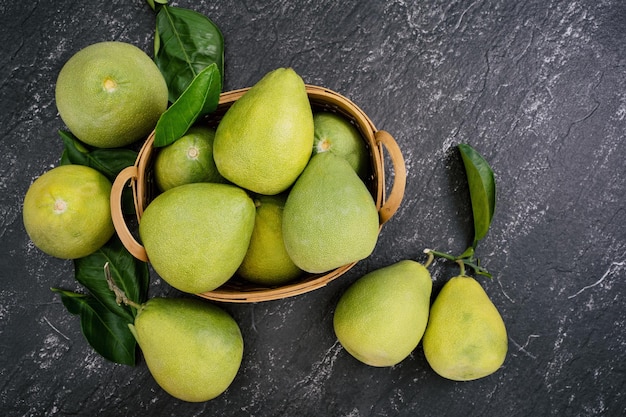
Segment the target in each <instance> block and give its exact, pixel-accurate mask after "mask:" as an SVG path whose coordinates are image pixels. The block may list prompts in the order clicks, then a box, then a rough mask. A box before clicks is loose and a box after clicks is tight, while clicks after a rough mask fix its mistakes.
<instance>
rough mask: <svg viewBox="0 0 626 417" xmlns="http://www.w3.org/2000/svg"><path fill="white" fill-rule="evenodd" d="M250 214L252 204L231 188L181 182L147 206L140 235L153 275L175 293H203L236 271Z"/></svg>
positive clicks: (247, 239) (245, 242)
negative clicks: (157, 276)
mask: <svg viewBox="0 0 626 417" xmlns="http://www.w3.org/2000/svg"><path fill="white" fill-rule="evenodd" d="M254 215H255V208H254V202H253V201H252V199H251V198H250V197H248V195H247V194H246V192H245V191H243V190H242V189H240V188H238V187H235V186H234V185H229V184H215V183H208V182H205V183H194V184H185V185H181V186H178V187H176V188H172V189H171V190H168V191H166V192H164V193H162V194H160V195H158V196H157V197H156V198H155V199H154V200H153V201H152V202H151V203H150V204H149V205H148V207H146V210H145V211H144V213H143V216H142V217H141V222H140V223H139V236H140V237H141V240H142V242H143V245H144V247H145V249H146V253H147V255H148V259H149V261H150V263H151V264H152V267H153V268H154V270H155V271H156V272H157V274H159V275H160V276H161V277H162V278H163V279H164V280H165V281H166V282H168V283H169V284H170V285H171V286H173V287H174V288H177V289H178V290H180V291H183V292H187V293H202V292H206V291H211V290H214V289H215V288H217V287H219V286H220V285H222V284H223V283H225V282H226V281H227V280H228V279H229V278H230V277H231V276H232V275H233V274H234V273H235V271H237V268H238V267H239V265H240V264H241V261H242V260H243V257H244V256H245V254H246V251H247V249H248V243H249V242H250V236H251V235H252V230H253V228H254Z"/></svg>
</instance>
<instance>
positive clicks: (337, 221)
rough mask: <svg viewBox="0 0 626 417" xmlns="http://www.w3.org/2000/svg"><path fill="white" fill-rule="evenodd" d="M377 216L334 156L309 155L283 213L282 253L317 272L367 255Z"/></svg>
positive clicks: (360, 187) (364, 193)
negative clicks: (283, 249)
mask: <svg viewBox="0 0 626 417" xmlns="http://www.w3.org/2000/svg"><path fill="white" fill-rule="evenodd" d="M378 231H379V217H378V211H377V210H376V204H375V203H374V200H373V198H372V195H371V194H370V193H369V191H368V190H367V187H366V186H365V184H364V183H363V181H361V179H360V178H359V177H358V175H357V174H356V172H354V170H353V169H352V167H351V166H350V164H349V163H348V162H347V161H346V160H345V159H343V158H342V157H340V156H337V155H335V154H333V153H330V152H323V153H320V154H317V155H315V156H313V157H312V158H311V161H310V162H309V164H308V165H307V167H306V169H305V170H304V172H303V173H302V175H300V177H299V178H298V180H297V181H296V183H295V184H294V186H293V188H292V189H291V191H290V193H289V196H288V198H287V202H286V203H285V209H284V212H283V238H284V240H285V247H286V248H287V253H288V254H289V256H290V257H291V259H292V260H293V261H294V263H295V264H296V265H297V266H298V267H299V268H301V269H303V270H305V271H307V272H311V273H320V272H326V271H330V270H331V269H335V268H338V267H340V266H343V265H346V264H349V263H351V262H355V261H359V260H361V259H363V258H366V257H367V256H369V255H370V254H371V253H372V251H373V250H374V247H375V246H376V242H377V240H378Z"/></svg>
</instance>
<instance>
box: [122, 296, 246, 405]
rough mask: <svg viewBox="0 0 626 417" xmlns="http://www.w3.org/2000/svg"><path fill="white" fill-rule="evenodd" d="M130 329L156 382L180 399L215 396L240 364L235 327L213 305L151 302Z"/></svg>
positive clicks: (182, 300)
mask: <svg viewBox="0 0 626 417" xmlns="http://www.w3.org/2000/svg"><path fill="white" fill-rule="evenodd" d="M129 327H130V329H131V332H132V333H133V335H134V336H135V339H136V340H137V343H138V344H139V347H140V348H141V351H142V353H143V356H144V358H145V360H146V364H147V366H148V369H149V370H150V373H151V374H152V376H153V377H154V379H155V381H156V382H157V383H158V384H159V386H161V388H163V389H164V390H165V391H167V392H168V393H169V394H170V395H172V396H174V397H176V398H178V399H180V400H183V401H188V402H202V401H208V400H211V399H213V398H215V397H217V396H219V395H220V394H222V393H223V392H224V391H226V389H227V388H228V387H229V386H230V384H231V383H232V381H233V380H234V379H235V376H236V375H237V372H238V371H239V368H240V366H241V361H242V357H243V338H242V335H241V331H240V329H239V326H238V325H237V323H236V322H235V320H234V319H233V318H232V317H231V316H230V315H229V314H228V313H226V312H225V311H224V310H222V309H221V308H219V307H217V306H215V305H213V304H210V303H207V302H203V301H200V300H195V299H185V298H178V299H177V298H153V299H150V300H148V301H147V302H146V303H145V304H144V305H143V306H142V308H141V309H140V310H139V313H138V314H137V317H136V318H135V323H134V325H133V324H130V325H129Z"/></svg>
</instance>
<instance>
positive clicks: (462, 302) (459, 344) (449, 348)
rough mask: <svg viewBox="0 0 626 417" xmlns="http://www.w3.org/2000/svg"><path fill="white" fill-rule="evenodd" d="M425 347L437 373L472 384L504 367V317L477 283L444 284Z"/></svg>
mask: <svg viewBox="0 0 626 417" xmlns="http://www.w3.org/2000/svg"><path fill="white" fill-rule="evenodd" d="M423 346H424V355H425V356H426V360H427V361H428V363H429V364H430V366H431V367H432V368H433V370H434V371H435V372H437V373H438V374H439V375H441V376H443V377H444V378H448V379H451V380H455V381H469V380H473V379H478V378H482V377H485V376H487V375H490V374H492V373H494V372H495V371H497V370H498V369H499V368H500V366H502V363H503V362H504V359H505V357H506V352H507V349H508V340H507V333H506V328H505V326H504V322H503V320H502V317H501V316H500V313H499V312H498V310H497V309H496V307H495V306H494V305H493V303H492V302H491V300H490V299H489V297H488V296H487V294H486V293H485V290H483V288H482V287H481V285H480V284H479V283H478V282H477V281H476V280H475V279H473V278H471V277H468V276H457V277H454V278H452V279H450V280H449V281H448V282H446V283H445V285H444V286H443V288H442V289H441V291H440V292H439V294H438V295H437V298H436V299H435V302H434V303H433V305H432V307H431V310H430V319H429V321H428V326H427V327H426V332H425V334H424V340H423Z"/></svg>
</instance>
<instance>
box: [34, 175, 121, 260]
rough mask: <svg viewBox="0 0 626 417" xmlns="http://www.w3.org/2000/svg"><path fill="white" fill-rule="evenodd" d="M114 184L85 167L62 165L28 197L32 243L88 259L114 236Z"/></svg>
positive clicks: (65, 255)
mask: <svg viewBox="0 0 626 417" xmlns="http://www.w3.org/2000/svg"><path fill="white" fill-rule="evenodd" d="M110 194H111V183H110V182H109V180H108V179H107V178H106V177H105V176H104V175H102V174H101V173H100V172H98V171H96V170H95V169H93V168H89V167H86V166H82V165H62V166H59V167H56V168H53V169H51V170H50V171H48V172H46V173H45V174H43V175H41V176H40V177H39V178H37V179H36V180H35V181H34V182H33V183H32V185H31V186H30V187H29V188H28V191H27V192H26V196H25V197H24V211H23V220H24V227H25V228H26V233H28V236H29V237H30V239H31V240H32V242H33V243H34V244H35V246H37V247H38V248H39V249H41V250H42V251H43V252H45V253H46V254H48V255H51V256H55V257H57V258H62V259H76V258H82V257H84V256H87V255H89V254H91V253H93V252H95V251H96V250H98V249H99V248H100V247H101V246H102V245H104V244H105V243H106V242H107V241H108V240H109V239H110V238H111V236H113V233H114V232H115V229H114V228H113V221H112V219H111V206H110Z"/></svg>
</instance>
